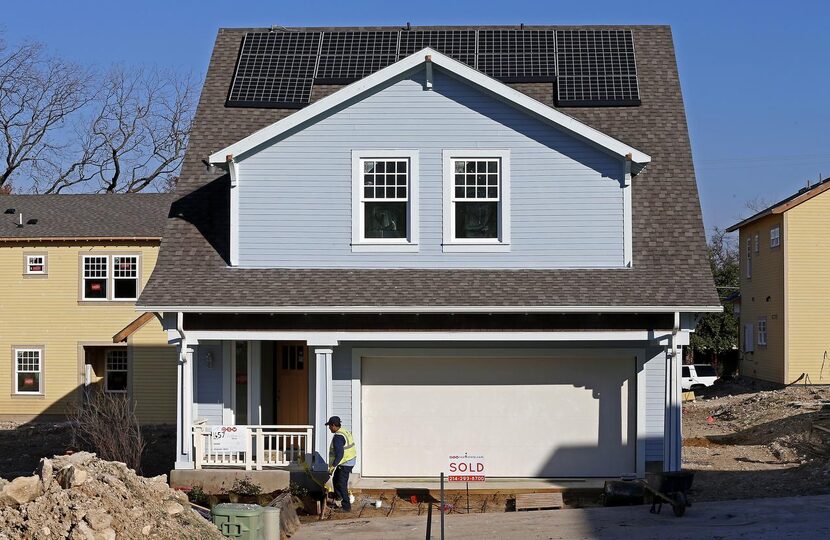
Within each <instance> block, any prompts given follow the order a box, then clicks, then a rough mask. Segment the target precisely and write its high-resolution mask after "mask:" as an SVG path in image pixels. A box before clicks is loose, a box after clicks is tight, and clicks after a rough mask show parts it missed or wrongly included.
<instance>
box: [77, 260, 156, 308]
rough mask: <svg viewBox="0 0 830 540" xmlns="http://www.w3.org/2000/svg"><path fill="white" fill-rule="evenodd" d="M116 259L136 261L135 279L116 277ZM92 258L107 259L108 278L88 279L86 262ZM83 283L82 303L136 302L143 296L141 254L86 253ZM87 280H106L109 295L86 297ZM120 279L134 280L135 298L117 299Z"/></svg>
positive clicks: (83, 266)
mask: <svg viewBox="0 0 830 540" xmlns="http://www.w3.org/2000/svg"><path fill="white" fill-rule="evenodd" d="M116 257H124V258H133V259H135V272H136V276H135V277H116V275H115V273H116V272H115V258H116ZM91 258H100V259H105V260H106V262H107V264H106V270H107V275H106V278H94V277H90V278H88V277H87V276H86V260H87V259H91ZM80 273H81V282H80V287H81V291H80V299H81V301H82V302H135V301H136V300H137V299H138V297H139V296H140V295H141V254H140V253H104V254H102V253H97V252H94V251H93V252H90V253H84V254H83V255H82V256H81V269H80ZM87 279H105V281H106V287H107V294H106V297H105V298H87V297H86V280H87ZM119 279H124V280H128V279H129V280H131V279H134V280H135V282H136V284H135V297H133V298H116V297H115V282H116V281H117V280H119Z"/></svg>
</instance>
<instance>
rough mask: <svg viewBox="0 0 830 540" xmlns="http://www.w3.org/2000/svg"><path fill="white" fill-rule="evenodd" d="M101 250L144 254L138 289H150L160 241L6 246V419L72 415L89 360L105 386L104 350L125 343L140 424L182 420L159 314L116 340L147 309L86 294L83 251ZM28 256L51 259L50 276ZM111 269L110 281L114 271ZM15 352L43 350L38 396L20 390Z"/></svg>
mask: <svg viewBox="0 0 830 540" xmlns="http://www.w3.org/2000/svg"><path fill="white" fill-rule="evenodd" d="M94 254H101V255H108V256H110V258H109V260H110V261H112V258H111V256H112V255H139V256H140V262H139V275H140V280H139V281H140V285H139V286H140V287H143V286H144V284H146V282H147V280H148V279H149V277H150V273H151V272H152V270H153V267H154V265H155V263H156V257H157V255H158V242H157V241H135V242H126V241H120V242H114V241H109V242H108V241H107V240H95V241H40V240H38V241H13V242H2V243H0V276H2V289H3V292H2V294H0V354H2V357H0V418H4V419H19V420H30V419H36V418H38V417H43V418H45V417H52V416H54V415H64V414H66V412H67V410H68V407H69V406H70V404H71V403H72V402H74V401H77V400H78V398H79V397H80V394H81V392H80V389H81V388H82V386H83V384H84V380H85V371H86V368H85V366H84V364H85V363H86V362H87V361H89V362H90V363H91V364H94V365H93V368H92V373H91V375H92V377H91V379H92V382H93V383H97V384H99V385H103V378H104V373H103V371H104V368H103V362H104V361H103V355H102V354H101V353H102V351H104V350H105V349H104V348H105V347H106V348H118V347H122V348H123V349H124V350H126V351H127V360H128V362H127V364H128V365H127V392H128V394H129V395H130V397H131V398H132V399H133V400H134V401H135V404H136V409H137V413H138V417H139V421H141V422H142V423H144V424H151V423H173V422H174V421H175V414H176V388H175V384H176V351H175V348H174V347H171V346H169V345H168V344H167V335H166V332H164V331H163V330H162V328H161V325H160V324H159V322H158V320H157V319H153V320H151V321H149V322H148V323H147V324H145V325H144V326H143V327H142V328H141V329H140V330H138V331H137V332H135V333H133V334H132V335H131V336H130V337H129V338H128V340H127V343H125V344H120V345H118V344H113V342H112V338H113V336H114V335H115V334H116V333H117V332H118V331H120V330H121V329H122V328H124V327H125V326H127V325H128V324H129V323H130V322H132V321H133V320H135V319H136V317H138V316H139V315H140V313H139V312H137V311H136V310H135V301H84V300H82V299H81V287H82V278H81V276H82V273H81V272H82V270H81V266H82V263H81V261H82V256H83V255H94ZM27 255H34V256H38V255H44V256H45V266H46V270H45V272H46V273H45V274H44V275H29V274H27V272H26V263H27ZM112 264H113V263H112V262H111V263H110V265H111V266H112ZM109 272H110V284H111V283H112V281H111V280H112V274H113V273H112V268H110V271H109ZM109 287H112V285H109ZM138 293H139V294H140V288H139V291H138ZM96 347H101V348H100V349H99V348H96ZM15 349H39V350H41V351H42V352H41V355H42V356H41V362H42V365H41V366H40V367H41V369H42V372H41V374H40V377H41V380H42V387H41V389H40V392H39V393H30V394H19V393H17V391H16V389H18V388H17V382H18V381H17V376H20V374H16V373H15V366H16V365H17V364H16V363H17V361H18V359H17V354H16V353H15ZM23 375H25V374H23ZM31 380H32V379H31V377H29V381H30V382H31ZM43 415H46V416H43Z"/></svg>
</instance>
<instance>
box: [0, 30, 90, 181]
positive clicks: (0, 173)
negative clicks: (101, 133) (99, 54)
mask: <svg viewBox="0 0 830 540" xmlns="http://www.w3.org/2000/svg"><path fill="white" fill-rule="evenodd" d="M90 82H91V74H90V72H89V71H88V70H85V69H83V68H81V67H79V66H77V65H75V64H72V63H69V62H65V61H63V60H60V59H56V58H51V57H49V56H47V55H46V53H45V52H44V50H43V47H42V46H41V45H40V44H38V43H29V42H27V43H23V44H21V45H18V46H16V47H12V48H9V47H7V46H6V44H5V43H4V42H0V137H2V139H3V140H2V144H0V186H4V185H6V183H7V182H9V181H10V179H11V178H12V176H13V175H14V174H15V173H18V172H21V171H24V170H27V169H28V170H29V171H32V170H35V169H37V167H38V165H39V164H40V163H41V162H43V161H44V160H56V159H57V156H61V155H62V154H63V153H64V151H65V150H66V149H67V147H68V143H66V142H63V141H62V138H61V137H60V136H59V132H60V131H61V128H62V127H64V126H65V123H66V121H67V118H68V117H70V116H71V115H72V114H74V113H76V112H77V111H79V110H80V109H82V108H83V107H84V106H85V105H87V104H88V103H89V102H90V100H91V99H92V95H91V93H90V90H89V89H90Z"/></svg>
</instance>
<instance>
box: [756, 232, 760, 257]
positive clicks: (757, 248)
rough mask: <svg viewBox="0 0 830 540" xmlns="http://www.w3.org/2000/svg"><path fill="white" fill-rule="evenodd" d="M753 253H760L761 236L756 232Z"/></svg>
mask: <svg viewBox="0 0 830 540" xmlns="http://www.w3.org/2000/svg"><path fill="white" fill-rule="evenodd" d="M755 253H761V237H760V236H759V235H758V234H756V235H755Z"/></svg>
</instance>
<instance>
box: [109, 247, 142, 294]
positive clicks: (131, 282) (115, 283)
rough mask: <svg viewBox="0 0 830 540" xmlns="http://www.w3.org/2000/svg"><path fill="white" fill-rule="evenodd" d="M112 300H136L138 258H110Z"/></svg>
mask: <svg viewBox="0 0 830 540" xmlns="http://www.w3.org/2000/svg"><path fill="white" fill-rule="evenodd" d="M112 298H113V300H135V299H137V298H138V256H137V255H113V256H112Z"/></svg>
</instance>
